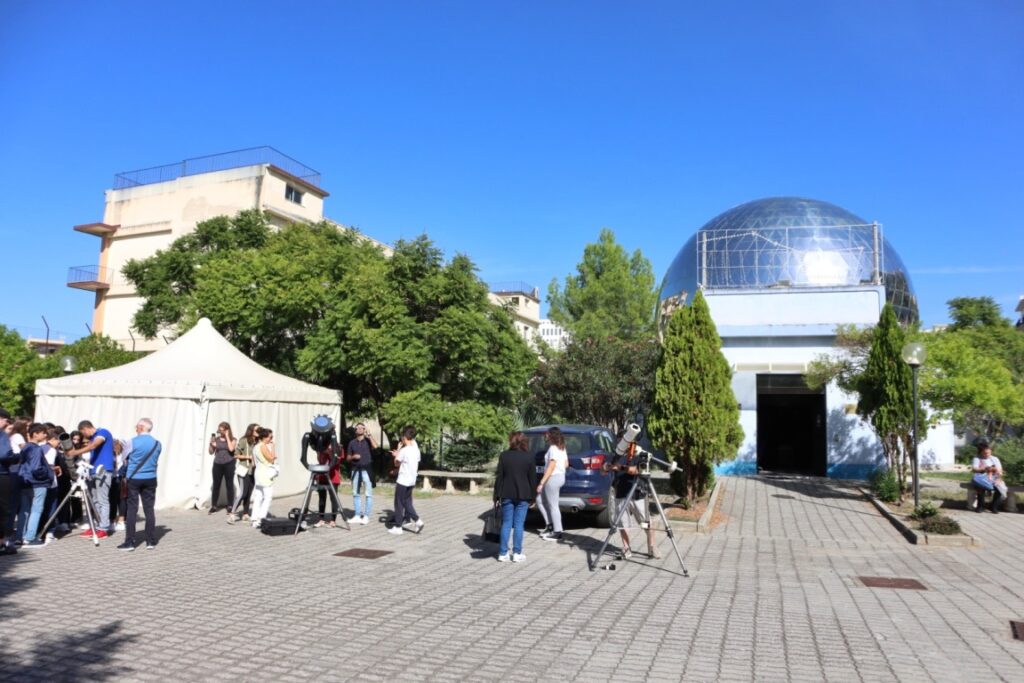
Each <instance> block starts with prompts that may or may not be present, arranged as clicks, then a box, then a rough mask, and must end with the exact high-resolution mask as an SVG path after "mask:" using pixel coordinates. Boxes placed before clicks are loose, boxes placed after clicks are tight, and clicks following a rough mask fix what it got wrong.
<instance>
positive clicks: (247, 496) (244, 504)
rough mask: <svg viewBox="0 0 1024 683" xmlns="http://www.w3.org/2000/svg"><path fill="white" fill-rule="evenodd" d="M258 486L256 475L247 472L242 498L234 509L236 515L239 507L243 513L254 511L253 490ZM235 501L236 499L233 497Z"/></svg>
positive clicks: (243, 483)
mask: <svg viewBox="0 0 1024 683" xmlns="http://www.w3.org/2000/svg"><path fill="white" fill-rule="evenodd" d="M254 488H256V476H255V475H253V474H247V475H245V477H243V478H242V499H241V500H240V501H238V507H236V508H235V509H234V510H232V512H233V513H235V514H236V515H237V514H238V509H239V508H241V509H242V511H243V514H246V515H248V514H250V513H251V512H252V502H251V501H252V490H253V489H254ZM232 502H234V499H232Z"/></svg>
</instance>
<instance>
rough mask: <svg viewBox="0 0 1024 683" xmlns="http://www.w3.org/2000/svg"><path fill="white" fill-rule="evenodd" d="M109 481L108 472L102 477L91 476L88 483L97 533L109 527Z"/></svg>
mask: <svg viewBox="0 0 1024 683" xmlns="http://www.w3.org/2000/svg"><path fill="white" fill-rule="evenodd" d="M110 479H111V477H110V472H104V473H103V476H102V477H97V476H93V478H92V481H91V482H89V489H90V493H91V495H92V505H93V507H94V508H96V530H97V531H99V530H100V529H102V530H103V531H106V530H107V527H108V526H110Z"/></svg>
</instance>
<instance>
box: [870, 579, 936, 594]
mask: <svg viewBox="0 0 1024 683" xmlns="http://www.w3.org/2000/svg"><path fill="white" fill-rule="evenodd" d="M857 579H858V580H859V581H860V582H861V583H863V584H864V585H865V586H867V587H868V588H902V589H907V590H915V591H926V590H928V589H927V588H925V585H924V584H923V583H921V582H920V581H918V580H917V579H897V578H893V577H890V576H858V577H857Z"/></svg>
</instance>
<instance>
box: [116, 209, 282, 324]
mask: <svg viewBox="0 0 1024 683" xmlns="http://www.w3.org/2000/svg"><path fill="white" fill-rule="evenodd" d="M270 234H271V230H270V223H269V222H267V219H266V216H265V215H264V214H263V212H261V211H257V210H247V211H241V212H239V213H238V214H237V215H236V216H235V217H234V218H229V217H227V216H218V217H216V218H211V219H210V220H207V221H203V222H201V223H198V224H197V225H196V229H195V231H194V232H191V233H189V234H187V235H185V236H183V237H179V238H178V239H176V240H175V241H174V242H173V243H172V244H171V246H170V247H168V248H167V249H162V250H160V251H158V252H157V253H156V254H154V255H153V256H150V257H149V258H146V259H142V260H137V259H132V260H130V261H128V263H127V264H125V266H124V268H123V271H122V272H123V273H124V276H125V277H126V278H127V279H128V281H129V282H131V283H132V284H133V285H134V286H135V290H136V291H137V292H138V294H139V296H141V297H142V298H143V299H144V301H143V304H142V306H141V307H140V308H139V310H138V311H137V312H136V313H135V316H134V318H133V320H132V327H134V328H135V330H136V331H138V332H140V333H141V334H142V335H143V336H145V337H147V338H150V339H152V338H153V337H156V335H157V334H158V333H159V332H160V330H161V329H162V328H165V327H175V326H178V325H180V324H181V323H182V322H183V319H184V318H186V316H187V315H188V313H189V312H190V310H192V300H191V294H192V293H193V291H194V290H195V288H196V282H197V280H198V278H199V277H200V274H205V271H206V270H208V269H207V268H206V266H207V264H208V262H209V261H212V260H216V259H223V258H224V256H225V255H226V254H231V253H234V252H238V251H241V250H246V249H258V248H259V247H261V246H263V245H264V244H265V243H266V242H267V240H268V239H269V237H270ZM189 326H190V325H186V328H187V327H189Z"/></svg>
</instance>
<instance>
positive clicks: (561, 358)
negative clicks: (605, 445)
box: [528, 337, 661, 432]
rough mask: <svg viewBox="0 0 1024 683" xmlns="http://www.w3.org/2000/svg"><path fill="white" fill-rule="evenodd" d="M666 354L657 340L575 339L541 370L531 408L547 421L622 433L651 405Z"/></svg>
mask: <svg viewBox="0 0 1024 683" xmlns="http://www.w3.org/2000/svg"><path fill="white" fill-rule="evenodd" d="M660 355H661V349H660V347H659V346H658V344H657V342H656V341H655V340H654V339H653V338H648V339H642V340H639V341H631V340H623V339H616V338H614V337H591V338H583V339H579V340H577V339H575V338H573V339H572V340H570V342H569V344H568V346H566V348H565V350H564V351H563V352H562V353H559V354H553V355H552V356H551V357H550V358H548V359H547V362H546V363H543V364H541V365H540V366H539V367H538V369H537V372H536V374H535V375H534V377H533V380H531V382H530V399H529V406H528V407H529V409H530V410H531V411H532V414H533V415H534V416H544V417H543V418H542V419H543V421H546V422H578V423H583V424H596V425H602V426H605V427H608V428H609V429H611V430H612V431H614V432H618V431H619V430H621V429H622V428H623V427H624V426H625V425H626V424H627V423H628V422H630V421H631V420H632V419H633V418H634V415H635V414H636V412H637V410H638V409H641V408H643V407H645V406H648V405H650V402H651V399H652V398H653V395H654V394H653V387H654V372H655V369H656V368H657V364H658V358H659V356H660Z"/></svg>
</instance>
